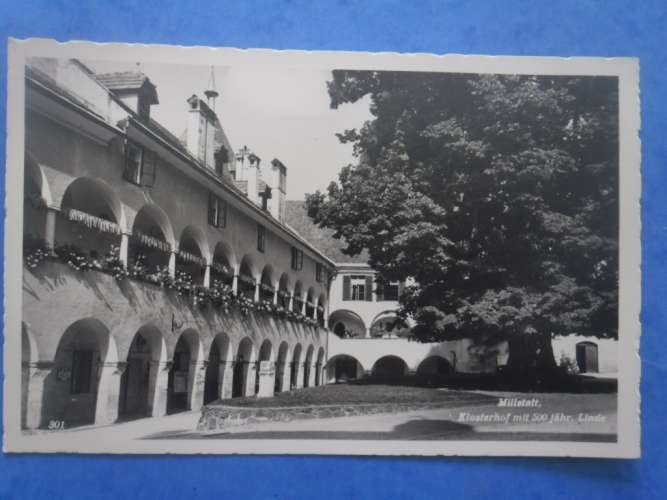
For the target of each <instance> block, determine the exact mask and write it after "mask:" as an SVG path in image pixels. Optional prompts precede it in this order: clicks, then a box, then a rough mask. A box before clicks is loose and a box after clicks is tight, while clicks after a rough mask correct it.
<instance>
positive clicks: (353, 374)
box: [327, 354, 364, 384]
mask: <svg viewBox="0 0 667 500" xmlns="http://www.w3.org/2000/svg"><path fill="white" fill-rule="evenodd" d="M363 374H364V367H363V366H362V365H361V363H359V361H358V360H357V358H355V357H353V356H349V355H347V354H338V355H337V356H334V357H333V358H331V359H329V361H328V362H327V378H328V379H329V381H331V382H334V383H336V384H344V383H346V382H348V381H350V380H356V379H359V378H361V377H362V376H363Z"/></svg>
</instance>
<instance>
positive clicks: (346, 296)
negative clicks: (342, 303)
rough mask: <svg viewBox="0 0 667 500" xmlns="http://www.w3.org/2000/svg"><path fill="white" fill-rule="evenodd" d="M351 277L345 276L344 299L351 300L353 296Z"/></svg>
mask: <svg viewBox="0 0 667 500" xmlns="http://www.w3.org/2000/svg"><path fill="white" fill-rule="evenodd" d="M351 281H352V280H351V277H350V276H343V300H350V299H351V298H352V285H351Z"/></svg>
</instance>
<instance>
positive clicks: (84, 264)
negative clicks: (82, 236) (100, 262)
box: [54, 244, 95, 271]
mask: <svg viewBox="0 0 667 500" xmlns="http://www.w3.org/2000/svg"><path fill="white" fill-rule="evenodd" d="M54 250H55V253H56V255H57V256H58V258H59V259H60V260H62V261H63V262H64V263H65V264H67V265H68V266H70V267H71V268H73V269H75V270H77V271H87V270H88V269H91V268H94V267H95V266H94V265H93V263H92V262H91V261H90V260H89V258H88V256H87V255H86V254H84V253H83V252H81V251H80V250H79V249H78V248H77V247H75V246H74V245H70V244H66V245H56V247H55V249H54Z"/></svg>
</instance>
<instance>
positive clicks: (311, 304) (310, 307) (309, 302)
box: [306, 286, 315, 318]
mask: <svg viewBox="0 0 667 500" xmlns="http://www.w3.org/2000/svg"><path fill="white" fill-rule="evenodd" d="M314 315H315V287H312V286H311V287H310V288H309V289H308V293H307V294H306V316H308V317H309V318H312V317H314Z"/></svg>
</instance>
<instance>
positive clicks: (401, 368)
mask: <svg viewBox="0 0 667 500" xmlns="http://www.w3.org/2000/svg"><path fill="white" fill-rule="evenodd" d="M407 374H408V364H407V363H406V362H405V360H404V359H403V358H401V357H400V356H395V355H388V356H382V357H381V358H379V359H378V360H377V361H375V363H373V368H372V369H371V375H372V376H373V377H374V378H376V379H380V380H383V381H395V380H397V379H400V378H401V377H404V376H405V375H407Z"/></svg>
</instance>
